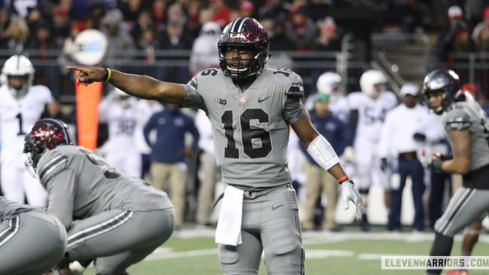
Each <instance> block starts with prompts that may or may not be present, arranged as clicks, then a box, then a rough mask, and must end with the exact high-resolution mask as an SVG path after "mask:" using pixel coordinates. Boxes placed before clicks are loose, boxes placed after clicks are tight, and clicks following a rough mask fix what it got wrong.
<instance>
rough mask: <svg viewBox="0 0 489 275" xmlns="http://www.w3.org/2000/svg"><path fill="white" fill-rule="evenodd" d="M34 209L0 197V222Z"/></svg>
mask: <svg viewBox="0 0 489 275" xmlns="http://www.w3.org/2000/svg"><path fill="white" fill-rule="evenodd" d="M34 209H35V208H33V207H31V206H28V205H25V204H20V203H17V202H13V201H9V200H7V199H5V198H4V197H2V196H0V220H7V219H10V218H12V217H14V216H16V215H18V214H19V213H22V212H27V211H31V210H34Z"/></svg>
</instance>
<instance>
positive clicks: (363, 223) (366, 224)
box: [360, 213, 370, 232]
mask: <svg viewBox="0 0 489 275" xmlns="http://www.w3.org/2000/svg"><path fill="white" fill-rule="evenodd" d="M360 228H361V229H362V231H364V232H367V231H370V223H369V222H368V219H367V214H365V213H363V214H362V221H361V223H360Z"/></svg>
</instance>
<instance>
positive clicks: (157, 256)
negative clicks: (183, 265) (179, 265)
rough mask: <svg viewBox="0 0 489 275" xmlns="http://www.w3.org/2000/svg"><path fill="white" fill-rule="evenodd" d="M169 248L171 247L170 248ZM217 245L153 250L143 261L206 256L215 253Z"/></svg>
mask: <svg viewBox="0 0 489 275" xmlns="http://www.w3.org/2000/svg"><path fill="white" fill-rule="evenodd" d="M170 250H171V249H170ZM217 252H218V250H217V247H216V248H211V249H200V250H189V251H180V252H172V251H169V252H168V251H159V252H156V253H155V252H153V253H152V254H151V255H149V256H148V257H146V259H144V260H145V261H154V260H163V259H174V258H185V257H196V256H207V255H215V254H216V255H217Z"/></svg>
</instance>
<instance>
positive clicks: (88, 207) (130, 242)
mask: <svg viewBox="0 0 489 275" xmlns="http://www.w3.org/2000/svg"><path fill="white" fill-rule="evenodd" d="M24 153H27V154H28V161H27V162H26V166H28V167H32V168H33V169H34V170H35V172H36V174H37V175H38V177H39V180H40V181H41V184H42V185H43V187H44V188H45V189H46V190H47V191H48V194H49V199H48V210H49V211H50V212H52V213H53V214H54V215H56V216H57V217H58V218H59V220H60V221H61V222H62V224H63V225H64V226H65V228H66V230H67V232H68V240H67V248H66V253H65V256H64V258H63V259H62V260H61V261H60V262H59V263H58V266H57V268H58V269H59V271H60V273H61V274H70V273H69V272H70V271H69V263H70V262H72V261H79V262H80V261H81V262H85V261H86V260H89V259H95V267H96V270H97V274H104V275H109V274H114V275H116V274H117V275H119V274H126V273H125V272H126V271H125V270H126V269H127V268H128V267H129V266H131V265H133V264H135V263H137V262H139V261H141V260H143V259H144V258H145V257H146V256H147V255H149V254H150V253H151V252H153V251H154V250H155V249H156V248H157V247H159V246H160V245H161V244H163V243H164V242H165V241H166V240H168V238H170V236H171V234H172V233H173V228H174V219H175V213H174V208H173V205H172V203H171V202H170V200H169V199H168V196H167V194H166V193H165V192H163V191H160V190H157V189H155V188H153V187H150V186H149V185H148V184H146V183H145V182H144V181H142V180H140V179H137V178H134V177H130V176H127V175H124V174H121V173H120V172H119V171H118V170H116V169H115V168H114V167H112V166H110V165H108V164H107V163H106V162H105V160H104V159H103V158H101V157H100V156H98V155H97V154H95V153H93V152H92V151H89V150H87V149H85V148H83V147H80V146H74V145H72V143H71V139H70V136H69V134H68V129H67V126H66V124H64V123H63V122H61V121H59V120H55V119H41V120H39V121H37V122H35V123H34V124H33V125H32V126H31V128H30V129H29V132H28V133H27V134H26V137H25V143H24Z"/></svg>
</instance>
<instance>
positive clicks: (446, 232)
mask: <svg viewBox="0 0 489 275" xmlns="http://www.w3.org/2000/svg"><path fill="white" fill-rule="evenodd" d="M443 221H444V220H443V219H442V218H440V219H438V220H437V221H436V222H435V227H434V228H433V229H434V230H435V232H436V233H439V234H441V235H443V236H446V237H453V236H455V234H456V233H457V232H456V231H454V229H453V228H451V227H449V226H447V225H445V224H444V222H443Z"/></svg>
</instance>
